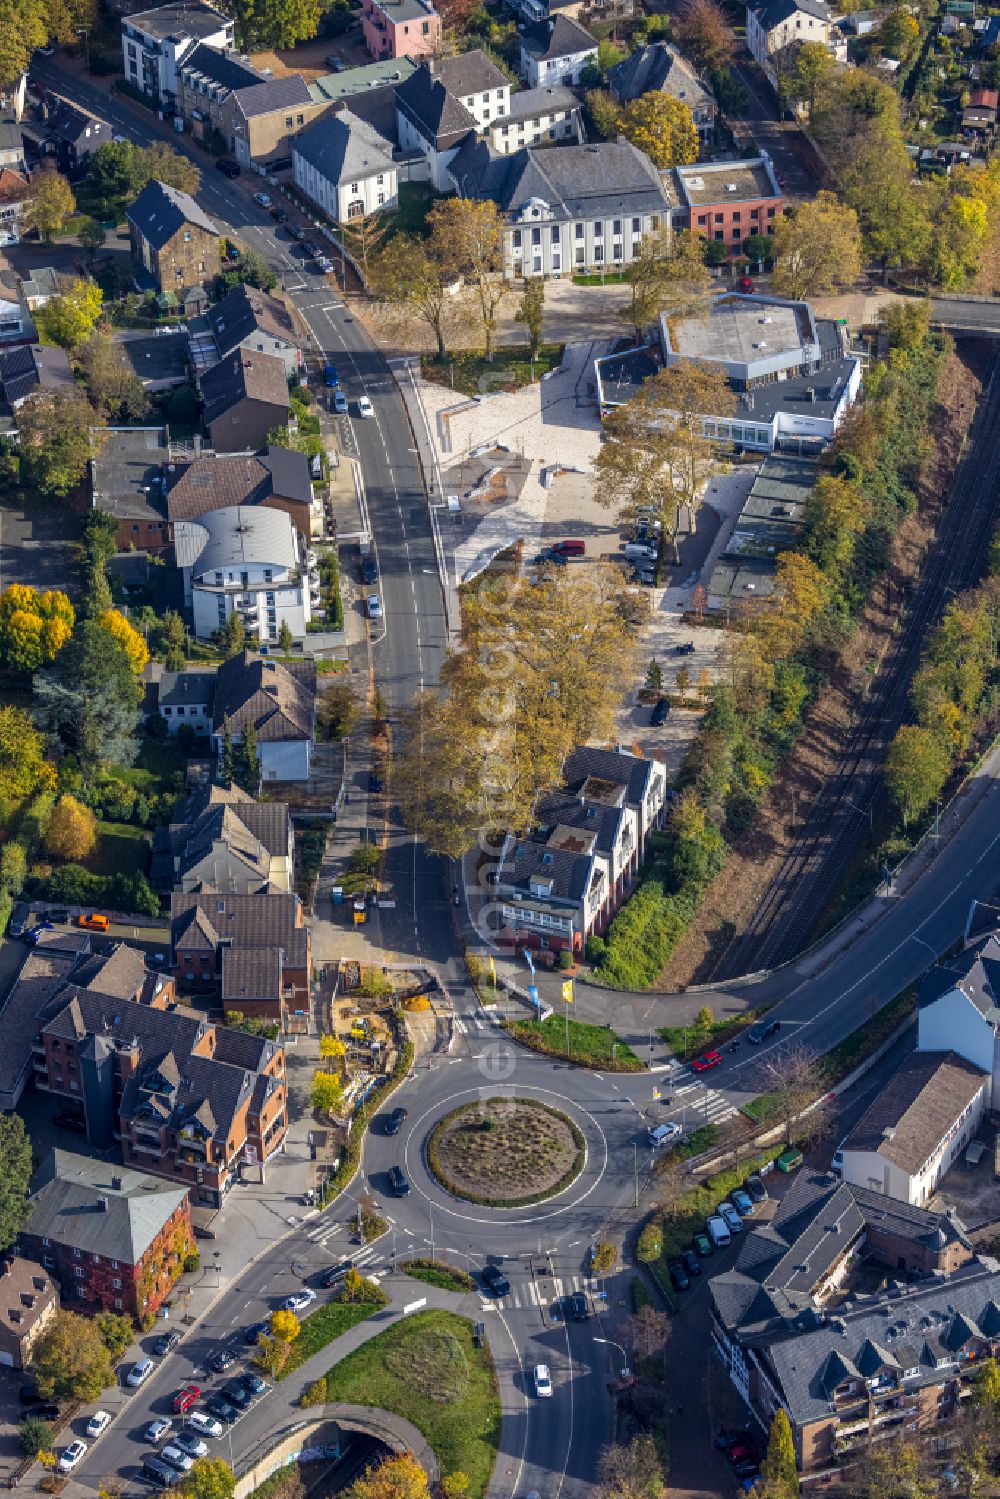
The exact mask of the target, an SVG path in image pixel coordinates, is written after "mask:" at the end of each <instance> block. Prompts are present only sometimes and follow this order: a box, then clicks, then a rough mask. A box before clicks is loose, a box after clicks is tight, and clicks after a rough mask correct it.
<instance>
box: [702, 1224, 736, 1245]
mask: <svg viewBox="0 0 1000 1499" xmlns="http://www.w3.org/2000/svg"><path fill="white" fill-rule="evenodd" d="M705 1227H706V1228H707V1229H708V1235H709V1238H710V1239H711V1240H712V1243H713V1244H714V1245H715V1247H716V1249H724V1248H725V1247H726V1245H727V1244H728V1243H729V1242H730V1240H731V1238H732V1235H731V1234H730V1232H729V1228H728V1226H727V1224H726V1220H725V1219H724V1218H718V1217H712V1218H709V1220H708V1222H707V1223H706V1224H705Z"/></svg>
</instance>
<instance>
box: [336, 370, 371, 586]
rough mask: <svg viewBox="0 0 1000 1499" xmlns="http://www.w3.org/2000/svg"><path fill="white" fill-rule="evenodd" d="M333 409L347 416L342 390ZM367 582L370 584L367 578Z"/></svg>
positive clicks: (345, 399) (337, 395) (339, 391)
mask: <svg viewBox="0 0 1000 1499" xmlns="http://www.w3.org/2000/svg"><path fill="white" fill-rule="evenodd" d="M333 409H334V411H335V412H336V413H337V415H338V416H346V415H347V397H346V396H345V395H344V392H343V391H342V390H335V391H334V393H333ZM365 582H366V583H367V582H368V579H367V578H366V579H365Z"/></svg>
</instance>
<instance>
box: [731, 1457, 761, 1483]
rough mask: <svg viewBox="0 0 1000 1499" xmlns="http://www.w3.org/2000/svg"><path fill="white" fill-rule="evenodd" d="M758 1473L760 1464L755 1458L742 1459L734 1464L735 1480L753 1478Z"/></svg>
mask: <svg viewBox="0 0 1000 1499" xmlns="http://www.w3.org/2000/svg"><path fill="white" fill-rule="evenodd" d="M759 1472H760V1464H759V1462H758V1461H757V1459H756V1458H755V1457H744V1458H743V1459H742V1460H741V1461H740V1462H738V1463H737V1464H736V1477H737V1478H753V1476H754V1474H756V1473H759Z"/></svg>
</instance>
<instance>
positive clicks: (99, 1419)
mask: <svg viewBox="0 0 1000 1499" xmlns="http://www.w3.org/2000/svg"><path fill="white" fill-rule="evenodd" d="M110 1424H111V1413H110V1411H95V1412H94V1414H93V1415H92V1416H91V1418H90V1420H89V1421H88V1422H87V1435H88V1437H99V1436H100V1434H101V1432H102V1431H104V1430H106V1429H107V1427H108V1426H110Z"/></svg>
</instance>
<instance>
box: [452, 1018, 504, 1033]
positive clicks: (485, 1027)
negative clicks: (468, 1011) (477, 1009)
mask: <svg viewBox="0 0 1000 1499" xmlns="http://www.w3.org/2000/svg"><path fill="white" fill-rule="evenodd" d="M494 1024H495V1022H494V1021H493V1020H490V1019H489V1018H488V1017H487V1016H485V1015H456V1016H455V1029H456V1030H457V1031H459V1032H460V1033H461V1034H462V1035H463V1036H474V1035H475V1034H476V1032H477V1031H490V1030H492V1029H493V1026H494Z"/></svg>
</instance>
